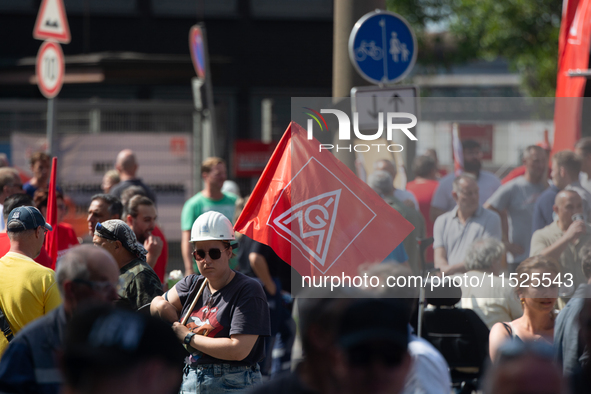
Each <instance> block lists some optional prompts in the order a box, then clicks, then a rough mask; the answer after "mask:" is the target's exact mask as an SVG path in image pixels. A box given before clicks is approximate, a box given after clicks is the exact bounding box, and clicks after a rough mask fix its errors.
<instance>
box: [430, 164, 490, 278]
mask: <svg viewBox="0 0 591 394" xmlns="http://www.w3.org/2000/svg"><path fill="white" fill-rule="evenodd" d="M452 196H453V199H454V201H455V202H456V204H457V205H456V207H455V208H454V209H452V210H451V211H449V212H446V213H444V214H443V215H441V216H439V217H438V218H437V219H436V220H435V225H434V226H433V238H434V241H433V251H434V254H435V268H439V269H440V270H441V271H443V272H445V273H446V274H449V275H451V274H456V273H461V272H466V267H465V265H464V261H465V257H466V252H467V250H468V248H469V247H470V245H472V242H474V241H475V240H476V239H478V238H497V239H499V240H500V239H501V234H502V233H501V219H500V218H499V215H497V214H496V213H494V212H492V211H489V210H487V209H484V208H483V207H481V206H480V204H479V202H478V184H477V183H476V178H475V177H474V175H472V174H462V175H460V176H458V177H456V179H455V180H454V181H453V188H452Z"/></svg>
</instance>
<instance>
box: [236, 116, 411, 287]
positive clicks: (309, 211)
mask: <svg viewBox="0 0 591 394" xmlns="http://www.w3.org/2000/svg"><path fill="white" fill-rule="evenodd" d="M319 147H320V143H319V142H318V140H316V139H311V140H308V139H307V134H306V131H305V130H304V129H303V128H302V127H301V126H300V125H298V124H297V123H294V122H292V123H291V124H290V125H289V127H288V128H287V131H286V132H285V134H284V136H283V138H282V139H281V141H280V142H279V144H278V145H277V148H276V149H275V151H274V152H273V155H272V157H271V159H270V160H269V163H268V164H267V166H266V167H265V170H264V171H263V174H262V175H261V178H260V180H259V182H258V183H257V185H256V187H255V188H254V191H253V192H252V195H251V197H250V199H249V200H248V202H247V203H246V206H245V207H244V210H243V211H242V214H241V215H240V217H239V218H238V220H237V222H236V225H235V226H234V228H235V230H236V231H238V232H240V233H242V234H245V235H247V236H248V237H250V238H252V239H254V240H256V241H259V242H261V243H264V244H266V245H269V246H270V247H271V248H273V250H274V251H275V252H276V253H277V255H279V257H281V258H282V259H283V260H284V261H286V262H287V263H289V264H291V266H292V267H294V268H295V269H296V271H298V272H299V273H300V275H303V276H305V275H337V276H341V275H343V274H345V275H350V276H352V275H357V274H358V271H357V269H358V266H359V265H360V264H362V263H366V262H381V261H383V260H384V259H385V258H386V257H387V256H388V254H389V253H390V252H392V250H394V248H395V247H396V246H397V245H398V244H400V243H401V242H402V240H403V239H404V238H405V237H406V236H407V235H408V234H409V233H410V232H411V231H412V229H413V226H412V225H411V224H410V223H409V222H407V221H406V220H405V219H404V218H403V217H402V216H401V215H400V214H399V213H398V212H397V211H395V210H394V209H393V208H391V207H390V206H389V205H388V204H386V203H385V202H384V200H383V199H382V198H381V197H380V196H378V195H377V194H376V193H375V192H374V191H373V190H372V189H371V188H370V187H369V186H368V185H367V184H365V183H364V182H362V181H361V180H360V179H359V178H357V176H355V174H353V172H351V170H349V168H348V167H347V166H345V165H344V164H343V163H341V162H340V161H339V160H338V159H337V158H336V157H335V156H334V155H332V154H331V153H329V152H327V151H326V150H323V151H319Z"/></svg>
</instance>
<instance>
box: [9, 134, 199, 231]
mask: <svg viewBox="0 0 591 394" xmlns="http://www.w3.org/2000/svg"><path fill="white" fill-rule="evenodd" d="M191 142H192V138H191V134H190V133H175V134H169V133H166V134H164V133H163V134H152V133H101V134H66V135H61V136H60V137H59V141H58V143H57V146H58V149H57V157H58V174H57V180H58V185H60V187H61V188H62V190H63V192H64V194H65V195H66V196H67V197H69V198H71V199H72V200H73V201H74V202H75V203H76V205H77V207H78V211H79V212H80V211H81V212H86V211H87V210H88V206H89V204H90V199H91V197H92V196H93V195H94V194H97V193H102V190H101V182H102V179H103V175H104V174H105V172H106V171H108V170H110V169H112V168H114V164H115V159H116V157H117V154H118V153H119V152H120V151H121V150H123V149H127V148H129V149H132V150H133V151H134V152H135V155H136V158H137V161H138V164H139V170H138V173H137V177H139V178H141V179H142V180H143V181H144V183H146V184H147V185H148V186H150V187H151V188H152V190H153V191H154V193H156V198H157V206H158V225H159V226H160V228H161V229H162V231H163V232H164V233H165V234H166V238H167V239H168V241H180V239H181V229H180V217H181V210H182V208H183V204H184V203H185V201H186V200H187V199H189V198H190V197H191V196H192V189H193V176H192V167H193V166H192V154H191V152H192V143H191ZM11 145H12V161H13V165H14V166H15V167H17V168H18V169H20V170H23V171H24V172H25V173H28V174H29V175H32V174H31V172H30V166H29V157H30V156H31V154H33V153H34V152H36V151H39V150H45V147H46V139H45V136H43V135H39V134H37V135H32V134H20V133H13V134H12V139H11Z"/></svg>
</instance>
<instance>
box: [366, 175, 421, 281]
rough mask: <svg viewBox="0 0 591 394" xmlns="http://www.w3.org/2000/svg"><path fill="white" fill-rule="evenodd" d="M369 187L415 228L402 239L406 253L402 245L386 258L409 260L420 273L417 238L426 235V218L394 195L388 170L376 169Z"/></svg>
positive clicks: (414, 269) (411, 265)
mask: <svg viewBox="0 0 591 394" xmlns="http://www.w3.org/2000/svg"><path fill="white" fill-rule="evenodd" d="M367 183H368V185H369V187H371V188H372V189H373V190H374V191H375V192H376V193H378V194H379V195H380V196H381V197H382V198H383V199H384V201H386V202H387V203H388V205H390V206H391V207H392V208H394V209H395V210H396V211H398V213H400V214H401V215H402V216H403V217H404V218H405V219H406V220H408V221H409V222H410V223H411V224H412V225H413V226H414V230H413V231H411V233H410V234H408V235H407V237H406V238H405V239H404V241H402V245H404V253H403V252H402V250H401V248H400V247H397V248H396V249H394V251H393V252H392V253H391V254H390V256H388V257H387V258H386V260H396V261H398V262H399V263H404V262H405V261H407V260H408V263H409V266H410V268H411V269H412V270H413V272H414V273H415V274H419V273H420V269H419V259H420V256H419V247H418V244H417V238H424V237H425V219H423V215H421V213H420V212H419V211H417V210H416V209H414V208H411V207H409V206H408V205H406V204H404V203H403V202H401V201H400V200H399V199H398V198H396V197H395V196H394V195H393V191H394V186H393V184H392V176H391V175H390V173H388V172H387V171H379V170H378V171H374V172H373V173H372V174H371V175H370V176H369V178H368V179H367ZM403 255H407V260H404V259H403V257H402V256H403Z"/></svg>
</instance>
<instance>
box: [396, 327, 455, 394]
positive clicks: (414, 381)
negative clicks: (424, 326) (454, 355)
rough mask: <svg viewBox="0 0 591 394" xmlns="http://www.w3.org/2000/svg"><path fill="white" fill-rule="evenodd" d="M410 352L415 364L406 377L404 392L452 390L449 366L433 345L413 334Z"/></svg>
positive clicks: (430, 393) (440, 393)
mask: <svg viewBox="0 0 591 394" xmlns="http://www.w3.org/2000/svg"><path fill="white" fill-rule="evenodd" d="M408 352H409V353H410V356H411V357H412V360H413V366H412V369H411V370H410V372H409V373H408V376H407V377H406V383H405V384H404V389H403V390H402V393H403V394H416V393H425V394H449V393H450V392H451V378H450V375H449V366H448V365H447V362H446V361H445V358H443V356H442V355H441V353H439V351H437V349H435V347H434V346H433V345H431V344H430V343H429V342H427V341H426V340H424V339H423V338H418V337H417V336H415V335H411V336H410V342H408Z"/></svg>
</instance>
